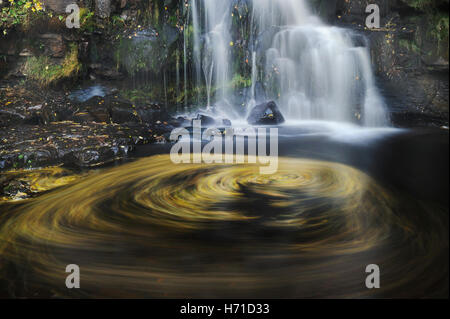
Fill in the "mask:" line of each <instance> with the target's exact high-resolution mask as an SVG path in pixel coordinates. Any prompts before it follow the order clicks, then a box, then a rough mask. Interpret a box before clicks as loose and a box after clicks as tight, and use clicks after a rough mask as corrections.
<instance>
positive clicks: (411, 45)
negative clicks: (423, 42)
mask: <svg viewBox="0 0 450 319" xmlns="http://www.w3.org/2000/svg"><path fill="white" fill-rule="evenodd" d="M399 45H400V47H401V48H403V49H406V50H408V51H410V52H414V53H417V54H420V48H419V46H418V45H417V44H416V43H415V42H414V41H409V40H405V39H400V40H399Z"/></svg>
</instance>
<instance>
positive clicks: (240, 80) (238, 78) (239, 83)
mask: <svg viewBox="0 0 450 319" xmlns="http://www.w3.org/2000/svg"><path fill="white" fill-rule="evenodd" d="M251 85H252V79H249V78H245V77H243V76H242V75H240V74H236V75H235V76H234V77H233V80H231V87H233V88H246V87H250V86H251Z"/></svg>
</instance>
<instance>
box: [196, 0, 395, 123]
mask: <svg viewBox="0 0 450 319" xmlns="http://www.w3.org/2000/svg"><path fill="white" fill-rule="evenodd" d="M192 1H193V5H191V8H192V10H193V11H195V13H193V14H192V17H193V26H194V35H195V37H194V56H195V59H194V60H195V61H197V62H195V64H196V69H197V70H198V69H200V68H201V69H202V70H203V75H204V81H205V83H206V87H207V95H208V102H207V103H208V107H209V106H211V105H213V104H216V105H219V106H220V108H221V110H220V111H221V112H222V113H225V114H227V115H228V116H229V117H231V118H235V117H236V116H235V113H234V112H233V108H232V107H230V106H229V104H230V103H229V96H230V94H232V93H233V92H230V90H229V82H230V80H231V79H232V78H233V76H234V74H232V67H231V64H232V61H233V57H232V56H230V52H231V50H230V44H231V42H232V41H233V39H232V36H231V35H232V31H233V30H232V23H231V22H232V14H231V12H232V0H221V1H217V0H192ZM252 3H253V10H252V17H251V23H252V27H251V30H255V31H254V32H255V34H251V36H250V39H251V40H250V42H252V43H249V46H250V45H251V46H252V48H253V52H252V53H251V56H252V86H251V92H250V96H249V97H248V101H247V112H248V111H249V110H250V108H251V107H253V106H254V105H255V104H256V103H258V102H263V101H261V100H259V97H258V96H257V95H256V93H255V86H256V83H257V82H260V83H264V87H265V93H266V96H267V97H266V98H268V99H270V100H275V101H276V102H277V104H278V105H279V107H280V109H281V111H282V113H283V115H284V116H285V117H286V118H287V119H295V120H328V121H330V120H331V121H339V122H350V121H353V120H354V119H355V118H362V119H363V123H364V125H365V126H385V125H386V124H387V118H386V113H385V105H384V101H383V98H382V97H381V96H380V94H379V92H378V89H377V87H376V85H375V80H374V75H373V72H372V67H371V60H370V53H369V50H368V49H367V48H366V47H363V46H357V45H355V43H354V40H353V38H354V35H353V34H352V32H351V31H349V30H346V29H342V28H337V27H331V26H328V25H326V24H324V23H323V22H322V21H321V20H320V19H319V18H318V17H316V16H314V15H313V14H312V13H311V11H310V9H309V8H308V5H307V4H306V2H305V1H304V0H253V2H252ZM199 12H202V13H203V16H201V15H200V14H199ZM198 30H202V31H203V49H202V50H201V49H200V48H201V47H202V43H201V37H200V36H199V33H200V31H198ZM263 34H265V35H267V34H269V35H270V41H271V43H269V45H266V46H267V47H264V45H265V44H264V43H260V40H259V39H260V35H263ZM256 48H259V50H256ZM261 48H262V49H261ZM200 56H201V57H200ZM198 61H201V66H200V65H199V62H198ZM257 61H265V63H264V64H263V65H261V63H259V64H258V63H257ZM258 68H261V69H262V70H261V69H258ZM236 72H239V70H236ZM214 88H216V90H217V91H216V92H215V94H214V92H213V89H214ZM244 113H245V112H244ZM244 115H245V114H244ZM241 116H242V115H241Z"/></svg>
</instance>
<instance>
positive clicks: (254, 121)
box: [247, 101, 285, 125]
mask: <svg viewBox="0 0 450 319" xmlns="http://www.w3.org/2000/svg"><path fill="white" fill-rule="evenodd" d="M284 121H285V120H284V117H283V115H282V114H281V112H280V110H279V109H278V106H277V104H276V103H275V102H273V101H270V102H266V103H263V104H260V105H257V106H255V107H254V108H253V110H252V111H251V112H250V115H249V117H248V118H247V122H248V123H249V124H251V125H277V124H281V123H284Z"/></svg>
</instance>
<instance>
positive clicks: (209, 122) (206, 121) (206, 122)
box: [195, 114, 217, 127]
mask: <svg viewBox="0 0 450 319" xmlns="http://www.w3.org/2000/svg"><path fill="white" fill-rule="evenodd" d="M195 120H197V121H202V126H204V127H208V126H214V125H216V124H217V123H216V120H215V119H214V118H212V117H211V116H208V115H205V114H198V115H197V118H196V119H195Z"/></svg>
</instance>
